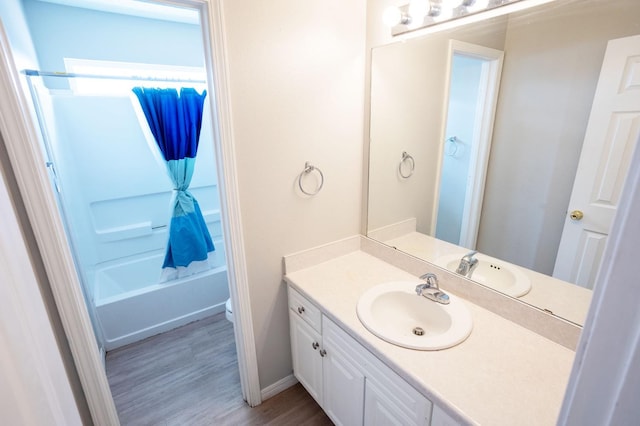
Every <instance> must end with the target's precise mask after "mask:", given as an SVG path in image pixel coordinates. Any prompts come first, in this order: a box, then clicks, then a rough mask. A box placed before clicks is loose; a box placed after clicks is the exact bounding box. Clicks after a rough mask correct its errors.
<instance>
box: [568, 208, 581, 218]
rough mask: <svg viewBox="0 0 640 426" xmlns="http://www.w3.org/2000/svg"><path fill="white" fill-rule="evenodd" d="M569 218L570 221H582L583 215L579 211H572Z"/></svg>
mask: <svg viewBox="0 0 640 426" xmlns="http://www.w3.org/2000/svg"><path fill="white" fill-rule="evenodd" d="M569 217H570V218H571V220H582V218H583V217H584V213H582V212H581V211H580V210H574V211H572V212H571V213H570V214H569Z"/></svg>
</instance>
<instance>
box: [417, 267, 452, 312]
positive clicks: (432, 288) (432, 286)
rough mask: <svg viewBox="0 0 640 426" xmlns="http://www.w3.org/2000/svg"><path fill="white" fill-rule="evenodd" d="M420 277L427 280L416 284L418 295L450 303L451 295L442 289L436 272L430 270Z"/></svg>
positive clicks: (445, 303) (444, 303)
mask: <svg viewBox="0 0 640 426" xmlns="http://www.w3.org/2000/svg"><path fill="white" fill-rule="evenodd" d="M420 279H421V280H425V283H424V284H418V285H417V286H416V294H417V295H418V296H424V297H426V298H427V299H429V300H433V301H434V302H438V303H442V304H443V305H448V304H449V295H448V294H446V293H444V292H442V291H440V286H439V285H438V277H436V274H432V273H431V272H429V273H428V274H424V275H422V276H421V277H420Z"/></svg>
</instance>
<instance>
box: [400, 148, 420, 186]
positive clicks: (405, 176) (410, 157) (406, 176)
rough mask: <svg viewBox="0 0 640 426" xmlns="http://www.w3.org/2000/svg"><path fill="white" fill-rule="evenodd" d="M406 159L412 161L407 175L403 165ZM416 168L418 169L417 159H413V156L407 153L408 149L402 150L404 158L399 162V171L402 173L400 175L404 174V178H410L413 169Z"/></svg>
mask: <svg viewBox="0 0 640 426" xmlns="http://www.w3.org/2000/svg"><path fill="white" fill-rule="evenodd" d="M406 161H409V162H410V164H411V169H410V170H409V173H408V174H406V175H405V174H404V173H402V165H403V164H404V163H405V162H406ZM415 169H416V161H415V160H414V159H413V157H412V156H410V155H409V154H407V151H402V159H401V160H400V164H398V173H400V176H402V177H403V178H404V179H409V178H410V177H411V176H412V175H413V171H414V170H415Z"/></svg>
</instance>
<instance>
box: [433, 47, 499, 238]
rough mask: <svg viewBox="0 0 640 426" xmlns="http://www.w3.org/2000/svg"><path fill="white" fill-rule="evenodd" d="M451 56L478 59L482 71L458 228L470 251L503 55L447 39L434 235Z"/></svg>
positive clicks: (486, 163)
mask: <svg viewBox="0 0 640 426" xmlns="http://www.w3.org/2000/svg"><path fill="white" fill-rule="evenodd" d="M455 55H463V56H468V57H472V58H477V59H481V60H482V61H483V62H482V71H481V73H482V74H481V77H480V81H481V84H480V88H479V92H478V103H477V105H476V114H475V121H474V123H473V127H474V130H473V134H474V140H473V141H472V143H471V146H472V150H471V153H470V156H471V158H470V160H469V176H473V178H472V182H473V184H472V185H467V191H466V195H465V203H464V211H463V215H462V226H461V230H460V240H459V241H458V245H460V246H463V247H467V248H470V249H473V248H475V246H476V240H477V238H478V228H479V227H480V213H481V211H482V201H483V199H484V187H485V182H486V179H487V167H488V165H489V153H490V152H491V140H492V138H493V124H494V121H495V115H496V107H497V103H498V95H499V92H500V78H501V76H502V63H503V59H504V52H503V51H501V50H497V49H492V48H489V47H484V46H480V45H477V44H472V43H466V42H463V41H458V40H449V51H448V57H447V69H446V80H445V88H446V89H445V96H444V100H443V113H442V118H443V119H442V128H441V133H440V141H441V144H440V152H439V158H438V167H437V171H436V173H437V175H436V189H435V191H434V200H433V212H432V215H431V217H432V224H431V229H432V230H433V232H434V233H435V230H436V227H437V221H438V206H439V200H440V180H441V174H442V163H443V155H444V149H445V148H444V145H445V142H444V141H445V139H446V138H447V134H446V132H447V121H448V114H449V97H450V94H451V81H452V78H451V74H452V72H453V58H454V56H455Z"/></svg>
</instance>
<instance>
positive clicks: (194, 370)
mask: <svg viewBox="0 0 640 426" xmlns="http://www.w3.org/2000/svg"><path fill="white" fill-rule="evenodd" d="M106 367H107V377H108V379H109V384H110V387H111V393H112V394H113V399H114V401H115V404H116V408H117V410H118V416H119V417H120V422H121V424H122V426H130V425H131V426H138V425H140V426H156V425H158V426H177V425H180V426H192V425H193V426H201V425H202V426H205V425H308V426H315V425H318V426H320V425H332V424H333V423H331V421H330V420H329V418H328V417H327V416H326V415H325V414H324V412H323V411H322V409H321V408H320V407H319V406H318V404H316V402H315V401H314V400H313V398H311V396H310V395H309V394H308V393H307V392H306V391H305V390H304V388H303V387H302V386H301V385H300V384H297V385H295V386H293V387H291V388H289V389H287V390H286V391H284V392H282V393H280V394H278V395H276V396H274V397H273V398H271V399H269V400H267V401H265V402H263V403H262V404H261V405H259V406H258V407H255V408H251V407H249V406H248V405H247V403H246V402H245V401H244V400H243V399H242V391H241V389H240V376H239V372H238V361H237V356H236V348H235V342H234V336H233V325H232V324H231V323H230V322H228V321H226V319H225V318H224V314H218V315H214V316H211V317H209V318H206V319H203V320H201V321H197V322H194V323H191V324H188V325H185V326H183V327H180V328H177V329H175V330H171V331H169V332H166V333H163V334H159V335H157V336H153V337H150V338H148V339H145V340H143V341H141V342H137V343H133V344H131V345H128V346H124V347H122V348H118V349H116V350H113V351H110V352H109V353H107V360H106Z"/></svg>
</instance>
